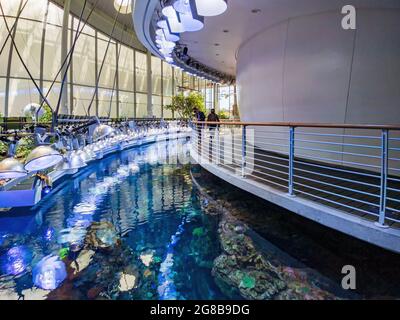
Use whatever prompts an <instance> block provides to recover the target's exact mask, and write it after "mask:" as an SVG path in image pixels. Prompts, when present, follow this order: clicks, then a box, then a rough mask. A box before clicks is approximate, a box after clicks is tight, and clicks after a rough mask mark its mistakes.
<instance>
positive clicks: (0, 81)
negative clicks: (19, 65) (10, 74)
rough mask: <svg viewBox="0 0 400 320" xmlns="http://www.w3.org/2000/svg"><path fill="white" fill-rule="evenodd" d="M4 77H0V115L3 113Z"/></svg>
mask: <svg viewBox="0 0 400 320" xmlns="http://www.w3.org/2000/svg"><path fill="white" fill-rule="evenodd" d="M5 97H6V79H2V78H0V116H4V115H5V105H4V99H5Z"/></svg>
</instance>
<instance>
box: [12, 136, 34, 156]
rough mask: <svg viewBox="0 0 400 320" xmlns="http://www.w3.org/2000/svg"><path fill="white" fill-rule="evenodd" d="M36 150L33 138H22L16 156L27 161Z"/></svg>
mask: <svg viewBox="0 0 400 320" xmlns="http://www.w3.org/2000/svg"><path fill="white" fill-rule="evenodd" d="M34 148H35V141H34V140H33V138H32V137H28V138H22V139H21V140H20V141H19V142H18V144H17V148H16V150H15V156H16V157H17V158H18V159H21V160H25V159H26V157H27V156H28V155H29V153H30V152H31V151H32V150H33V149H34Z"/></svg>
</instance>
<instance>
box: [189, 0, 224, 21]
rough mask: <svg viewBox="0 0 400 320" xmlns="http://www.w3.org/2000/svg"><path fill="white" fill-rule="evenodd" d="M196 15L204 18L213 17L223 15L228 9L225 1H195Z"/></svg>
mask: <svg viewBox="0 0 400 320" xmlns="http://www.w3.org/2000/svg"><path fill="white" fill-rule="evenodd" d="M195 2H196V7H197V13H198V14H199V15H201V16H204V17H213V16H218V15H220V14H223V13H224V12H225V11H226V9H228V4H227V1H225V0H195Z"/></svg>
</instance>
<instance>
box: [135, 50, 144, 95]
mask: <svg viewBox="0 0 400 320" xmlns="http://www.w3.org/2000/svg"><path fill="white" fill-rule="evenodd" d="M135 55H136V91H137V92H147V60H146V55H145V54H144V53H141V52H139V51H136V52H135Z"/></svg>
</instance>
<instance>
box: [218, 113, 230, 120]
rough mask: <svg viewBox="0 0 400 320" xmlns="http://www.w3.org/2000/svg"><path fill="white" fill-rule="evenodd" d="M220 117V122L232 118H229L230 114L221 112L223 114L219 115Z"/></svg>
mask: <svg viewBox="0 0 400 320" xmlns="http://www.w3.org/2000/svg"><path fill="white" fill-rule="evenodd" d="M218 117H219V119H220V120H228V119H229V118H230V117H229V112H227V111H221V112H219V113H218Z"/></svg>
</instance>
